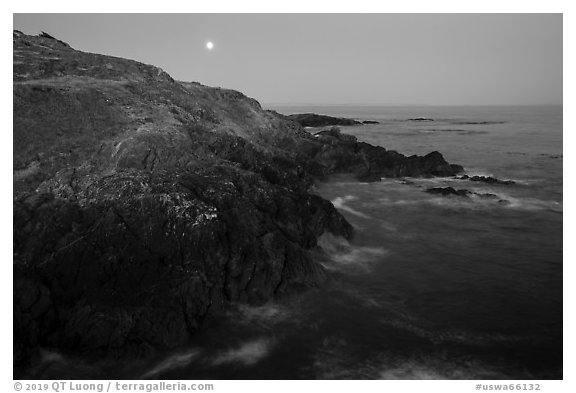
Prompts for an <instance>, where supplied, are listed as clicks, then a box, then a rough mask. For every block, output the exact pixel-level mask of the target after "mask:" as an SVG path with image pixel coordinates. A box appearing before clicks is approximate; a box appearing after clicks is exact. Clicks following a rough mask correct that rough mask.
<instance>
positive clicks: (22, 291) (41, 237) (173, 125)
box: [13, 31, 462, 378]
mask: <svg viewBox="0 0 576 393" xmlns="http://www.w3.org/2000/svg"><path fill="white" fill-rule="evenodd" d="M13 59H14V63H13V114H14V129H13V137H14V145H13V149H14V156H13V157H14V158H13V186H14V195H13V235H14V240H13V252H14V260H13V269H14V276H13V279H14V297H13V302H14V309H13V314H14V326H13V329H14V377H15V378H20V377H26V376H27V371H26V370H28V369H29V367H30V366H31V364H34V362H37V361H38V359H39V357H40V349H49V350H58V351H61V352H64V353H70V354H75V355H78V356H88V355H89V356H91V357H94V358H104V357H111V356H112V357H122V356H139V355H142V354H145V353H149V352H150V351H153V350H155V349H158V348H171V347H176V346H179V345H182V344H183V343H185V342H186V340H187V339H188V338H189V337H190V336H191V335H192V334H194V332H195V331H197V329H198V328H199V326H200V325H201V323H202V320H203V319H204V318H205V317H206V315H208V314H209V313H210V312H214V311H216V310H219V309H222V308H223V307H225V306H226V305H227V304H229V303H231V302H246V303H251V304H258V303H263V302H265V301H267V300H269V299H271V298H274V297H278V296H284V295H287V294H290V293H292V292H294V291H299V290H302V289H307V288H313V287H316V286H318V285H319V284H321V283H322V281H323V280H324V279H325V278H326V276H327V273H326V272H325V271H324V269H323V268H322V266H321V265H320V264H318V263H317V262H315V261H314V259H313V258H312V256H311V252H312V251H313V250H315V249H316V248H317V247H318V246H317V239H318V238H319V237H320V236H321V235H322V234H323V233H331V234H333V235H336V236H343V237H345V238H350V237H351V236H352V232H353V229H352V227H351V225H350V224H349V223H348V222H347V221H346V220H345V219H344V217H343V216H341V215H340V214H339V212H338V211H337V210H336V209H335V208H334V206H333V205H332V204H331V203H330V202H329V201H326V200H324V199H322V198H321V197H320V196H317V195H314V194H313V193H310V192H309V190H310V187H311V186H312V185H313V183H314V182H315V181H318V180H321V179H324V178H326V176H328V175H330V174H333V173H352V174H354V175H356V176H357V177H358V178H360V179H365V180H370V181H375V180H379V179H380V178H381V177H398V176H454V175H456V174H457V173H459V172H461V171H462V167H460V166H458V165H451V164H449V163H448V162H446V161H445V160H444V158H443V157H442V155H441V154H440V153H438V152H432V153H430V154H428V155H426V156H423V157H421V156H410V157H406V156H404V155H402V154H400V153H398V152H395V151H389V150H386V149H385V148H384V147H380V146H372V145H369V144H367V143H364V142H360V141H357V140H356V138H355V137H353V136H349V135H345V134H342V133H341V132H340V131H339V130H338V129H329V130H325V131H322V132H319V133H317V134H316V135H313V134H311V133H309V132H307V131H305V130H304V129H303V126H302V124H301V123H300V124H299V123H298V122H296V121H294V120H293V119H290V118H289V117H288V118H287V117H286V116H282V115H279V114H276V113H274V112H271V111H266V110H263V109H262V108H261V106H260V104H259V103H258V102H257V101H256V100H254V99H252V98H249V97H246V96H245V95H244V94H242V93H239V92H237V91H233V90H227V89H221V88H213V87H208V86H204V85H201V84H199V83H194V82H190V83H188V82H179V81H176V80H174V79H172V78H171V77H170V75H168V74H167V73H166V72H164V71H163V70H161V69H160V68H157V67H154V66H151V65H146V64H142V63H139V62H136V61H132V60H126V59H122V58H117V57H111V56H104V55H98V54H92V53H85V52H81V51H78V50H74V49H73V48H71V47H70V46H69V45H68V44H66V43H65V42H63V41H60V40H57V39H55V38H53V37H52V36H50V35H48V34H45V33H44V34H42V35H40V36H29V35H26V34H23V33H21V32H19V31H14V33H13Z"/></svg>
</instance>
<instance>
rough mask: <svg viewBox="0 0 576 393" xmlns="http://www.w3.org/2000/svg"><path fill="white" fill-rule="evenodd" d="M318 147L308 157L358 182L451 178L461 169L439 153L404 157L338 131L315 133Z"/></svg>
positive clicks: (331, 170)
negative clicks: (391, 179) (435, 177)
mask: <svg viewBox="0 0 576 393" xmlns="http://www.w3.org/2000/svg"><path fill="white" fill-rule="evenodd" d="M314 136H315V138H316V140H317V141H318V142H320V146H318V145H315V148H316V150H314V151H311V152H310V153H309V154H310V156H312V157H313V159H314V161H315V162H317V163H320V164H321V165H322V166H323V167H325V168H328V171H329V172H351V173H354V174H356V175H357V177H358V179H359V180H363V181H378V180H380V178H382V177H420V176H426V177H428V176H452V175H455V174H457V173H459V172H461V171H462V170H463V168H462V167H461V166H460V165H454V164H449V163H448V162H446V160H445V159H444V157H443V156H442V154H440V153H439V152H432V153H429V154H427V155H425V156H416V155H413V156H409V157H407V156H405V155H403V154H400V153H398V152H396V151H394V150H386V149H385V148H384V147H381V146H373V145H370V144H368V143H365V142H359V141H358V140H357V139H356V137H354V136H352V135H346V134H342V133H341V132H340V130H339V129H338V128H334V127H333V128H331V129H329V130H324V131H320V132H318V133H316V134H315V135H314Z"/></svg>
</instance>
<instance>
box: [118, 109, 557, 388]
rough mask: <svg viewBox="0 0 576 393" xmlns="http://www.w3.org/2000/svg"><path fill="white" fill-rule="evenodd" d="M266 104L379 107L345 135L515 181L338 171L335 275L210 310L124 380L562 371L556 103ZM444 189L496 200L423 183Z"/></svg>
mask: <svg viewBox="0 0 576 393" xmlns="http://www.w3.org/2000/svg"><path fill="white" fill-rule="evenodd" d="M269 109H275V110H277V111H279V112H281V113H285V114H289V113H303V112H314V113H321V114H327V115H333V116H342V117H351V118H357V119H360V120H376V121H379V122H380V124H373V125H372V124H371V125H363V126H351V127H341V128H342V132H344V133H348V134H352V135H355V136H356V137H357V138H358V139H359V140H361V141H366V142H368V143H371V144H374V145H380V146H384V147H385V148H387V149H389V150H397V151H399V152H401V153H403V154H406V155H411V154H420V155H423V154H426V153H429V152H431V151H434V150H437V151H440V152H441V153H442V154H443V155H444V157H445V158H446V160H447V161H449V162H450V163H457V164H461V165H463V166H464V168H465V170H466V173H467V174H469V175H485V176H493V177H496V178H498V179H502V180H513V181H514V182H515V184H512V185H503V184H487V183H481V182H472V181H468V180H458V179H453V178H434V179H408V178H406V179H383V180H382V181H381V182H376V183H359V182H357V181H355V180H354V179H352V178H351V177H349V176H344V175H342V176H334V177H333V178H331V179H329V180H328V181H326V182H324V183H321V184H318V185H317V187H316V189H315V190H314V192H316V193H318V194H319V195H321V196H323V197H324V198H326V199H329V200H331V201H332V202H333V204H334V205H335V206H336V207H337V208H338V209H339V210H340V212H341V213H342V214H343V215H344V216H345V217H346V218H347V219H348V220H349V222H350V223H351V224H352V225H353V226H354V227H355V236H354V238H353V239H352V240H350V241H346V240H344V239H340V238H335V237H333V236H330V235H324V236H323V237H322V238H321V239H320V245H322V246H323V248H324V250H325V251H326V253H327V255H328V257H323V258H320V259H319V261H320V262H321V263H322V264H323V265H324V266H325V268H326V269H327V270H328V271H329V272H330V276H331V278H330V280H329V281H328V282H327V283H326V285H324V286H323V287H322V288H319V289H317V290H312V291H309V292H306V293H302V294H299V295H296V296H293V297H290V298H288V299H283V300H279V301H276V302H271V303H269V304H266V305H263V306H259V307H249V306H245V305H238V306H236V307H234V308H232V309H230V310H228V311H227V312H226V313H225V314H224V315H219V316H213V317H210V318H208V319H207V320H206V321H205V324H204V327H203V329H202V330H201V332H200V333H199V334H198V335H197V336H196V337H195V338H194V340H193V342H192V343H191V345H190V347H189V348H182V349H181V350H180V351H178V352H177V353H168V354H163V355H161V356H158V358H156V359H153V360H151V361H149V362H146V363H145V364H139V365H137V367H136V365H131V367H130V368H129V369H126V370H125V374H123V375H120V376H119V377H126V378H162V379H337V378H344V379H375V378H378V379H562V378H563V372H562V366H563V364H562V355H563V341H562V333H563V332H562V322H563V314H562V302H563V299H562V294H563V292H562V276H563V268H562V216H563V194H562V185H563V183H562V161H563V156H562V108H561V107H465V106H462V107H432V106H426V107H346V106H325V107H319V106H301V107H296V106H290V107H280V106H276V107H273V108H269ZM417 117H426V118H429V119H432V120H430V121H413V120H410V119H413V118H417ZM446 186H451V187H454V188H456V189H467V190H470V191H474V192H477V193H491V194H495V195H497V198H482V197H478V196H475V195H472V196H471V197H461V196H439V195H432V194H429V193H426V192H425V190H426V189H427V188H429V187H446ZM135 367H136V368H137V369H135ZM116 371H117V370H116Z"/></svg>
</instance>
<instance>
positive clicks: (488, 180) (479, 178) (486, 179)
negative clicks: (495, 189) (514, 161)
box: [457, 175, 516, 185]
mask: <svg viewBox="0 0 576 393" xmlns="http://www.w3.org/2000/svg"><path fill="white" fill-rule="evenodd" d="M457 179H459V180H470V181H475V182H482V183H488V184H504V185H510V184H516V182H515V181H513V180H500V179H496V178H495V177H492V176H477V175H475V176H468V175H462V176H458V177H457Z"/></svg>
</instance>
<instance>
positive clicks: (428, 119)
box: [408, 117, 434, 121]
mask: <svg viewBox="0 0 576 393" xmlns="http://www.w3.org/2000/svg"><path fill="white" fill-rule="evenodd" d="M408 120H409V121H434V119H431V118H429V117H413V118H411V119H408Z"/></svg>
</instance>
